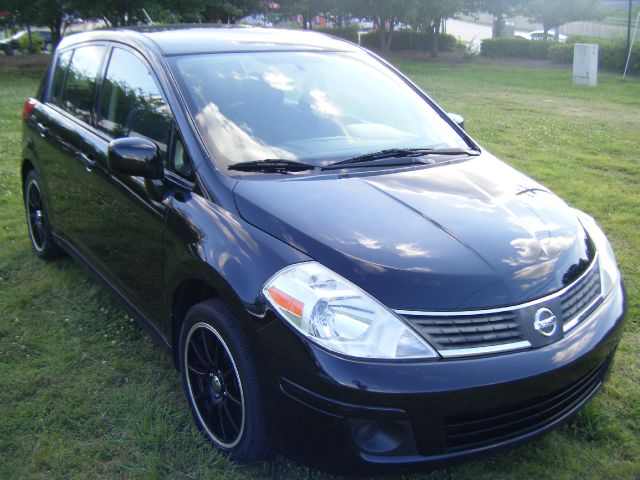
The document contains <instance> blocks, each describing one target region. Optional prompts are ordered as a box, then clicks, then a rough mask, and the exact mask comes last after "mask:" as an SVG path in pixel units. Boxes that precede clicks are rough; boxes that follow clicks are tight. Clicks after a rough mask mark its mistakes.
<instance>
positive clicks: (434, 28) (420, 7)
mask: <svg viewBox="0 0 640 480" xmlns="http://www.w3.org/2000/svg"><path fill="white" fill-rule="evenodd" d="M470 6H471V3H470V1H469V0H448V1H446V2H443V1H441V0H417V1H416V2H415V5H414V7H413V10H412V13H413V16H414V18H413V19H411V20H410V21H409V23H410V24H411V25H412V26H414V27H415V28H417V29H418V30H421V31H426V32H427V33H428V34H429V35H430V36H431V56H432V57H437V56H438V49H439V37H440V27H441V25H442V21H443V20H444V19H447V18H450V17H453V16H454V15H455V14H456V13H459V12H461V11H466V10H468V9H469V7H470Z"/></svg>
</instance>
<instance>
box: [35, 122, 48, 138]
mask: <svg viewBox="0 0 640 480" xmlns="http://www.w3.org/2000/svg"><path fill="white" fill-rule="evenodd" d="M36 130H37V131H38V134H39V135H40V136H41V137H42V138H44V137H46V136H47V134H48V133H49V127H47V126H46V125H45V124H44V123H42V122H36Z"/></svg>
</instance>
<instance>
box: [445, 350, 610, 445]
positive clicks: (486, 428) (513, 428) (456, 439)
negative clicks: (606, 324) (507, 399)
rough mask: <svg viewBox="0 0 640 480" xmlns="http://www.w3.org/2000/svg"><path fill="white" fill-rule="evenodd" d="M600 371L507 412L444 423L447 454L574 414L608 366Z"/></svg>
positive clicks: (514, 434)
mask: <svg viewBox="0 0 640 480" xmlns="http://www.w3.org/2000/svg"><path fill="white" fill-rule="evenodd" d="M609 362H610V359H609V358H608V359H607V360H606V361H605V362H603V363H602V364H601V365H600V366H599V367H597V368H596V369H594V370H592V371H591V372H589V373H588V374H587V375H585V376H584V377H582V378H581V379H579V380H578V381H576V382H575V383H573V384H571V385H569V386H567V387H565V388H562V389H561V390H558V391H556V392H553V393H551V394H549V395H546V396H544V397H540V398H536V399H535V400H532V401H530V402H527V403H523V404H520V405H517V406H511V407H508V408H504V409H500V410H493V411H490V412H483V413H478V414H473V415H461V416H452V417H447V418H445V419H444V433H445V444H446V451H447V452H457V451H463V450H474V449H477V448H481V447H483V446H486V445H495V444H497V443H500V442H503V441H507V440H509V439H512V438H516V437H520V436H523V435H526V434H527V433H530V432H535V431H536V430H539V429H541V428H543V427H545V426H547V425H549V424H551V423H553V422H555V421H558V420H560V419H562V418H564V417H565V416H566V415H568V414H570V413H573V411H574V410H575V409H577V408H578V407H579V406H581V405H582V404H583V402H584V401H586V400H587V399H588V398H590V396H591V395H592V394H593V393H594V392H595V391H596V390H597V389H598V388H599V387H600V385H601V384H602V380H603V377H604V374H605V372H606V370H607V367H608V365H609Z"/></svg>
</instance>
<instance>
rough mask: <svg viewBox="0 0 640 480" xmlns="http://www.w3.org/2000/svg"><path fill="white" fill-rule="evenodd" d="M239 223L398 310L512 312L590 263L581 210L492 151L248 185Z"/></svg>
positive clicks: (240, 189)
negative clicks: (406, 166)
mask: <svg viewBox="0 0 640 480" xmlns="http://www.w3.org/2000/svg"><path fill="white" fill-rule="evenodd" d="M234 194H235V198H236V203H237V206H238V209H239V212H240V214H241V216H242V217H243V218H244V219H245V220H246V221H247V222H249V223H251V224H253V225H254V226H256V227H258V228H260V229H262V230H264V231H265V232H268V233H269V234H271V235H273V236H275V237H277V238H279V239H280V240H282V241H284V242H286V243H288V244H289V245H291V246H293V247H294V248H297V249H299V250H301V251H302V252H304V253H305V254H307V255H308V256H309V257H311V258H313V259H315V260H317V261H318V262H320V263H322V264H323V265H325V266H326V267H328V268H330V269H332V270H334V271H335V272H337V273H339V274H340V275H342V276H343V277H345V278H347V279H349V280H350V281H352V282H353V283H355V284H356V285H358V286H359V287H361V288H362V289H364V290H365V291H367V292H369V293H370V294H372V295H373V296H374V297H376V298H377V299H378V300H380V301H381V302H383V303H384V304H386V305H387V306H389V307H391V308H396V309H405V310H450V309H453V310H461V309H462V310H464V309H480V308H492V307H498V306H504V305H514V304H518V303H522V302H526V301H528V300H531V299H534V298H539V297H542V296H544V295H547V294H549V293H551V292H554V291H557V290H559V289H561V288H563V287H564V286H565V285H567V284H568V283H570V282H571V281H572V280H573V279H575V278H577V276H579V275H580V273H581V272H582V271H583V270H584V269H585V268H586V266H587V265H588V263H589V261H590V259H591V257H592V256H593V252H592V250H593V249H592V248H591V243H590V241H589V240H588V237H587V235H586V232H585V230H584V229H583V228H582V226H581V224H580V223H579V221H578V220H577V218H576V215H575V213H574V211H573V210H572V209H571V208H570V207H568V206H567V205H566V204H565V203H564V202H563V201H562V200H560V199H559V198H558V197H557V196H555V195H554V194H552V193H551V192H549V191H548V190H547V189H546V188H544V187H543V186H541V185H539V184H538V183H536V182H534V181H533V180H531V179H530V178H528V177H526V176H525V175H523V174H521V173H519V172H518V171H517V170H515V169H513V168H511V167H509V166H507V165H506V164H504V163H503V162H501V161H499V160H497V159H495V158H494V157H492V156H490V155H488V154H484V155H482V156H480V157H476V158H474V159H470V160H467V161H464V162H461V163H452V164H449V165H441V166H436V167H432V168H418V169H410V170H401V171H399V170H395V171H391V172H390V173H380V172H377V173H376V172H374V174H367V175H348V176H339V175H318V176H305V177H291V178H286V179H284V180H283V179H281V178H278V179H273V180H270V179H269V180H267V179H260V180H256V179H253V180H252V179H244V180H240V181H239V182H238V184H237V185H236V188H235V190H234Z"/></svg>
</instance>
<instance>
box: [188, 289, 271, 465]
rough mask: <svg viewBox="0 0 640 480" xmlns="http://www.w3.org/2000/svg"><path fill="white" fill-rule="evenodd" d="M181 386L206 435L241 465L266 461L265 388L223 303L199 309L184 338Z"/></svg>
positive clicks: (191, 316) (195, 309)
mask: <svg viewBox="0 0 640 480" xmlns="http://www.w3.org/2000/svg"><path fill="white" fill-rule="evenodd" d="M180 370H181V373H182V383H183V387H184V390H185V394H186V396H187V401H188V402H189V406H190V407H191V412H192V414H193V417H194V420H195V422H196V425H197V426H198V427H199V429H200V431H201V432H202V434H203V435H204V436H205V438H207V440H209V441H210V442H211V443H213V444H214V445H215V446H216V447H218V448H219V449H220V450H221V451H223V452H224V453H226V454H228V455H229V456H230V458H232V459H233V460H235V461H237V462H239V463H252V462H257V461H261V460H264V459H266V458H267V456H268V453H269V450H270V448H269V439H268V428H267V415H266V410H265V405H264V400H263V393H262V388H261V385H260V379H259V377H258V373H257V369H256V366H255V363H254V360H253V356H252V354H251V351H250V349H249V344H248V341H247V339H246V337H245V335H244V333H243V332H242V330H241V329H240V327H239V326H238V324H237V322H236V320H235V319H234V318H233V315H232V314H231V313H230V312H229V310H228V309H227V307H226V306H225V305H224V303H223V302H221V301H220V300H207V301H205V302H202V303H199V304H197V305H196V306H194V307H193V308H191V310H189V312H188V313H187V316H186V318H185V321H184V323H183V325H182V330H181V334H180Z"/></svg>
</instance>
